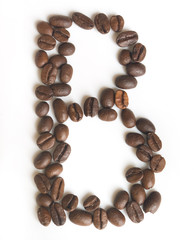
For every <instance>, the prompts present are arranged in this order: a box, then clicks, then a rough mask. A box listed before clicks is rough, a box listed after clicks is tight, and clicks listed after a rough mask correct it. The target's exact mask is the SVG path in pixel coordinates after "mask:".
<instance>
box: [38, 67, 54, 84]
mask: <svg viewBox="0 0 194 240" xmlns="http://www.w3.org/2000/svg"><path fill="white" fill-rule="evenodd" d="M56 77H57V68H56V67H54V66H53V65H52V63H47V64H46V65H45V66H44V67H43V69H42V72H41V81H42V83H44V84H46V85H51V84H53V83H55V80H56Z"/></svg>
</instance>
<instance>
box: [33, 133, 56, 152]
mask: <svg viewBox="0 0 194 240" xmlns="http://www.w3.org/2000/svg"><path fill="white" fill-rule="evenodd" d="M36 143H37V145H38V147H39V148H40V149H41V150H43V151H45V150H49V149H51V148H52V147H53V146H54V145H55V137H54V136H53V135H52V134H51V133H42V134H41V135H40V136H39V137H38V139H37V141H36Z"/></svg>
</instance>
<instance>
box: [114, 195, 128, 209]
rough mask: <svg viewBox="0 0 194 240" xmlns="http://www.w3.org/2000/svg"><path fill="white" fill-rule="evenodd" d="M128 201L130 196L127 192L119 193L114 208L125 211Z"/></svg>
mask: <svg viewBox="0 0 194 240" xmlns="http://www.w3.org/2000/svg"><path fill="white" fill-rule="evenodd" d="M128 201H129V194H128V193H127V192H126V191H119V192H118V193H117V195H116V197H115V200H114V206H115V207H116V208H117V209H119V210H121V209H124V208H125V207H126V204H127V202H128Z"/></svg>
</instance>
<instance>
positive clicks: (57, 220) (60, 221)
mask: <svg viewBox="0 0 194 240" xmlns="http://www.w3.org/2000/svg"><path fill="white" fill-rule="evenodd" d="M50 212H51V218H52V221H53V223H54V224H55V225H57V226H62V225H64V224H65V222H66V214H65V212H64V210H63V208H62V206H61V204H59V203H53V204H52V205H51V207H50Z"/></svg>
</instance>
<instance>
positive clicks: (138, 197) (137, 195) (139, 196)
mask: <svg viewBox="0 0 194 240" xmlns="http://www.w3.org/2000/svg"><path fill="white" fill-rule="evenodd" d="M130 193H131V198H132V199H133V200H134V201H135V202H137V203H138V204H139V205H141V204H143V203H144V201H145V199H146V193H145V190H144V188H143V187H142V185H140V184H134V185H133V186H132V187H131V190H130Z"/></svg>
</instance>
